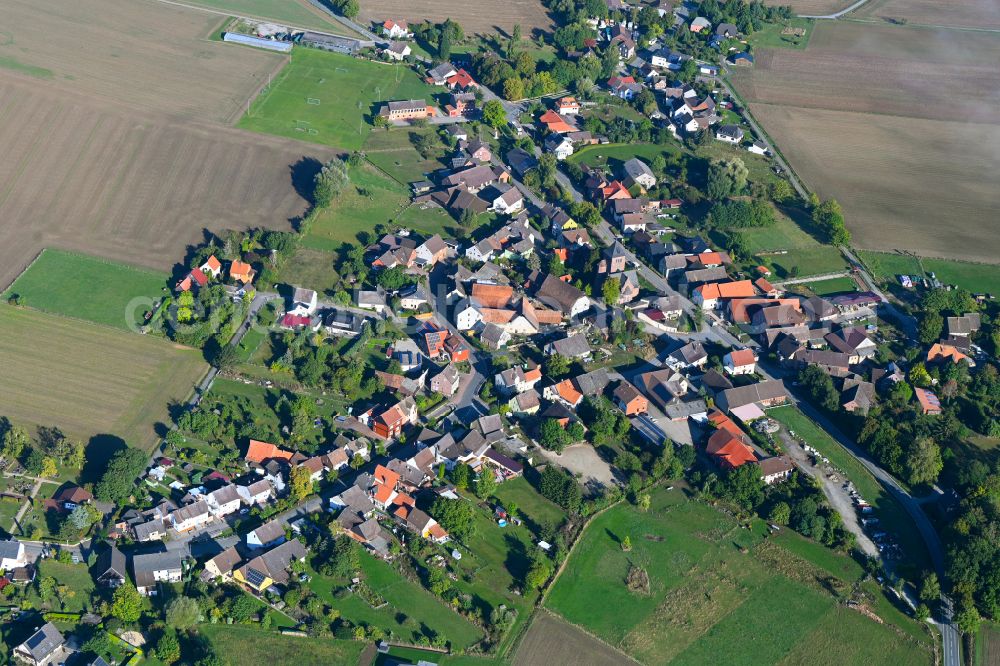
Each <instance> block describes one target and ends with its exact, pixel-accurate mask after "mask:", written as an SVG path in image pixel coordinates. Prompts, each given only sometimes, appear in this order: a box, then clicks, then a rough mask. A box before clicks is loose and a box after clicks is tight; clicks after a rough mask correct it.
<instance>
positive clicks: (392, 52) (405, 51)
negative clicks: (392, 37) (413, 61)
mask: <svg viewBox="0 0 1000 666" xmlns="http://www.w3.org/2000/svg"><path fill="white" fill-rule="evenodd" d="M412 52H413V49H411V48H410V45H409V44H407V43H406V42H392V43H391V44H389V46H388V47H387V48H386V49H385V50H384V51H383V53H385V55H386V56H387V57H388V58H389V59H391V60H396V61H400V60H402V59H403V58H405V57H406V56H408V55H410V54H411V53H412Z"/></svg>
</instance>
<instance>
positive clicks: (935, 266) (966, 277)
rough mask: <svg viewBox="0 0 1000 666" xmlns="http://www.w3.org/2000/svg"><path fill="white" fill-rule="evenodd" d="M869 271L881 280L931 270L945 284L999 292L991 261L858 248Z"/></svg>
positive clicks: (998, 271)
mask: <svg viewBox="0 0 1000 666" xmlns="http://www.w3.org/2000/svg"><path fill="white" fill-rule="evenodd" d="M859 254H860V255H861V259H862V261H864V262H865V265H866V266H867V267H868V269H869V270H870V271H871V272H872V274H873V275H874V276H875V277H876V278H878V279H880V280H884V281H890V282H891V281H895V280H896V276H898V275H924V274H925V272H926V273H934V274H935V275H936V276H937V279H938V280H940V281H941V282H942V283H944V284H950V285H956V286H958V287H961V288H963V289H968V290H969V291H971V292H972V293H983V292H985V293H989V294H994V295H997V294H1000V269H998V268H997V266H993V265H990V264H976V263H972V262H968V261H954V260H949V259H931V258H926V259H925V258H917V257H914V256H913V255H908V254H893V253H891V252H869V251H867V250H862V251H859Z"/></svg>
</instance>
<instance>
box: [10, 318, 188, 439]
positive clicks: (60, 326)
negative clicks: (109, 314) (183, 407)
mask: <svg viewBox="0 0 1000 666" xmlns="http://www.w3.org/2000/svg"><path fill="white" fill-rule="evenodd" d="M206 369H207V364H206V363H205V361H204V360H203V358H202V354H201V352H200V351H198V350H195V349H190V348H187V347H181V346H180V345H176V344H172V343H170V342H167V341H165V340H162V339H160V338H155V337H151V336H142V335H135V334H133V333H127V332H125V331H119V330H116V329H113V328H110V327H107V326H99V325H97V324H92V323H89V322H84V321H80V320H76V319H69V318H66V317H59V316H55V315H51V314H47V313H44V312H39V311H37V310H32V309H30V308H15V307H11V306H8V305H0V386H3V387H4V389H3V401H2V403H3V404H2V405H0V413H2V414H4V415H5V416H8V417H10V419H11V420H13V421H15V422H22V423H24V424H35V425H44V426H57V427H59V428H61V429H62V430H63V432H65V433H66V434H67V435H68V436H71V437H75V438H78V439H81V440H83V441H84V442H86V441H88V440H89V439H90V438H91V437H93V436H95V435H114V436H117V437H121V438H122V439H124V440H125V441H126V442H128V443H129V444H132V445H135V446H141V447H150V446H152V445H153V443H154V442H155V441H156V425H157V424H163V423H167V422H168V421H169V415H168V411H167V406H168V404H169V403H171V402H172V401H175V400H183V399H184V398H186V397H187V396H188V395H189V394H190V393H191V390H192V388H193V387H194V385H195V383H196V382H197V381H198V380H199V379H200V378H201V377H202V375H204V373H205V371H206ZM29 378H30V379H29Z"/></svg>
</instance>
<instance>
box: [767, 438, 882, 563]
mask: <svg viewBox="0 0 1000 666" xmlns="http://www.w3.org/2000/svg"><path fill="white" fill-rule="evenodd" d="M778 439H780V440H781V443H782V445H783V446H784V448H785V453H787V454H788V457H789V458H791V459H792V460H793V461H794V462H795V466H796V467H798V468H799V469H801V470H802V471H803V472H805V473H806V474H808V475H809V476H811V477H813V478H814V479H817V480H818V481H819V484H820V487H821V488H822V489H823V494H824V495H826V499H827V501H828V502H830V506H832V507H833V508H834V509H835V510H836V511H837V513H839V514H840V517H841V518H842V519H843V520H844V527H845V528H846V529H847V531H848V532H850V533H851V534H853V535H855V536H856V537H857V538H858V547H859V548H860V549H861V550H862V551H863V552H864V553H865V554H866V555H869V556H871V557H879V552H878V548H877V547H876V546H875V543H874V542H873V541H872V540H871V539H869V538H868V535H867V534H865V531H864V530H863V529H862V528H861V524H860V523H858V514H857V512H856V511H855V510H854V503H853V502H852V501H851V496H850V495H848V493H847V490H846V489H845V488H844V481H845V480H846V479H845V477H842V476H841V475H840V473H839V472H837V471H835V470H834V469H833V468H832V467H830V466H829V465H826V464H822V465H821V466H816V465H814V464H813V463H812V457H811V456H810V455H809V454H808V453H806V452H805V450H804V449H803V448H802V446H801V445H800V444H799V443H798V441H796V439H795V438H794V437H792V436H791V435H789V434H788V430H787V429H786V428H785V427H784V426H782V428H781V431H780V432H779V433H778Z"/></svg>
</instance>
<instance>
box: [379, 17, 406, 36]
mask: <svg viewBox="0 0 1000 666" xmlns="http://www.w3.org/2000/svg"><path fill="white" fill-rule="evenodd" d="M382 34H383V35H385V36H386V37H388V38H389V39H405V38H407V37H409V36H410V35H411V33H410V26H409V25H408V24H407V23H406V21H393V20H392V19H388V20H386V22H385V23H383V24H382Z"/></svg>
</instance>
